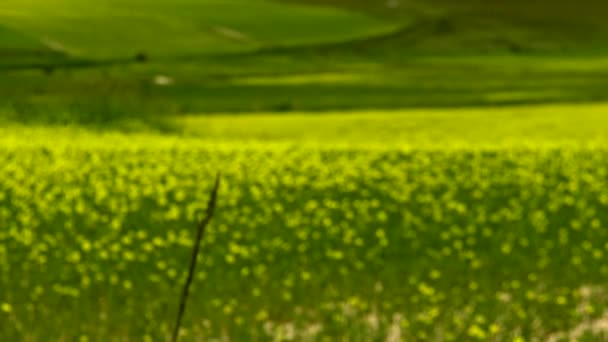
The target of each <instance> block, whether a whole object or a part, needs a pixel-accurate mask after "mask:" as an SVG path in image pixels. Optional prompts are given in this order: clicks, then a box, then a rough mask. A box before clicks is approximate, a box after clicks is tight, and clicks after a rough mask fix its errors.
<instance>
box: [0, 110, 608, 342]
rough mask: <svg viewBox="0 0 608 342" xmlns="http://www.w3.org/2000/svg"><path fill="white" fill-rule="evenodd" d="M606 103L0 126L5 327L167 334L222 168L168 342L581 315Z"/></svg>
mask: <svg viewBox="0 0 608 342" xmlns="http://www.w3.org/2000/svg"><path fill="white" fill-rule="evenodd" d="M603 107H604V106H600V105H598V106H588V107H580V108H577V107H571V108H570V109H569V111H570V113H572V114H575V113H576V114H577V115H579V117H580V118H581V119H582V120H581V121H579V124H577V126H576V127H574V126H573V119H572V118H571V117H569V116H567V115H566V113H565V112H562V113H559V112H558V113H556V115H554V116H552V115H551V113H552V112H554V111H556V109H558V110H559V107H544V108H538V109H535V108H526V109H521V110H520V111H518V110H513V109H509V110H507V109H502V110H497V111H496V112H492V111H487V112H481V111H479V110H472V111H470V112H469V111H452V112H447V111H446V112H443V113H442V112H439V111H428V112H426V115H422V114H423V112H422V111H420V112H418V113H415V112H414V113H410V114H409V115H410V117H411V120H409V122H408V121H407V120H405V119H404V120H395V121H391V119H390V118H388V116H389V115H397V116H398V117H399V116H401V117H402V118H404V117H405V116H406V114H399V113H392V114H386V113H385V114H378V113H369V114H364V113H359V114H353V115H347V116H338V115H331V114H328V117H327V120H326V122H327V126H324V127H319V122H321V121H320V120H321V119H320V118H319V117H318V116H315V115H312V116H309V115H301V116H285V117H276V116H264V115H260V116H254V117H242V118H234V117H217V118H213V119H212V121H210V122H211V124H209V123H210V122H200V121H196V120H195V121H193V122H186V123H187V126H188V127H192V126H195V125H196V126H198V125H204V126H207V125H208V124H209V127H208V128H201V127H199V128H198V129H199V130H200V131H196V132H194V133H196V134H197V135H198V134H203V133H204V132H214V133H213V134H214V135H213V136H212V137H208V138H209V139H204V138H203V139H201V136H191V137H185V136H180V135H159V134H154V133H136V134H125V133H118V132H91V131H88V132H87V131H83V130H81V129H80V128H77V127H75V128H72V129H70V128H67V127H63V128H50V127H38V128H36V127H23V126H21V127H20V126H14V125H9V126H4V128H3V129H2V132H1V133H2V134H0V142H1V144H0V146H2V148H1V149H0V160H1V161H2V162H1V163H0V190H1V191H0V196H1V197H0V226H1V227H2V229H0V317H1V318H2V319H0V338H1V339H3V340H31V341H43V340H49V339H51V340H61V339H64V340H74V339H80V338H88V339H89V340H92V341H107V340H123V339H129V340H146V339H148V340H166V339H167V336H168V334H169V333H170V331H171V328H172V323H173V320H174V317H175V310H176V306H177V300H178V295H179V293H180V289H181V284H182V282H183V279H184V276H185V272H186V270H187V263H188V259H189V253H190V248H191V245H192V238H193V234H194V227H195V220H196V217H197V212H198V211H199V210H201V209H202V208H204V205H205V202H206V199H207V198H206V197H207V192H208V190H209V188H210V186H211V184H212V182H213V178H214V174H215V172H217V171H221V172H222V174H223V185H222V188H221V192H220V201H219V206H218V210H217V216H216V217H215V220H214V221H213V223H212V225H211V227H210V228H209V231H208V235H207V237H206V240H205V245H204V248H203V255H202V256H201V263H200V268H199V269H198V272H197V274H196V278H195V282H194V288H193V292H192V296H191V302H190V303H189V306H188V311H187V314H186V320H185V322H184V323H185V324H184V334H185V335H184V340H185V341H189V340H192V341H194V340H200V339H202V338H204V339H213V338H228V339H230V340H268V339H282V338H285V336H290V335H292V334H294V335H293V336H294V338H296V339H297V340H322V339H323V338H325V339H328V338H330V339H336V338H338V339H344V340H361V341H367V340H384V339H385V338H387V337H388V336H389V335H391V336H396V335H399V336H401V337H402V338H405V339H410V340H412V339H413V340H436V339H437V338H439V336H441V338H443V339H445V340H454V341H462V340H488V339H490V340H497V341H503V340H509V341H511V340H515V339H516V338H518V337H523V338H525V340H533V339H539V340H547V339H548V338H549V337H551V336H556V337H558V336H568V334H570V333H572V334H576V332H577V331H585V329H586V327H589V326H592V325H594V324H596V325H597V324H600V323H599V322H601V321H602V319H603V316H602V315H603V312H602V308H603V307H604V306H605V305H606V304H608V303H606V295H605V287H604V286H603V284H605V282H606V280H608V279H607V277H608V268H607V267H606V266H605V262H604V257H605V255H606V253H607V247H606V245H605V241H606V230H605V229H604V227H605V224H606V222H607V220H608V217H607V216H606V214H605V213H606V212H607V211H606V209H607V206H608V198H607V197H606V191H605V189H606V186H608V184H606V169H605V167H604V164H605V160H606V158H608V152H607V151H606V150H605V147H604V146H605V142H603V141H601V140H599V141H598V140H596V139H595V136H594V135H595V134H597V133H598V132H601V131H602V130H604V131H605V129H606V125H607V124H608V123H607V122H606V120H605V119H604V118H603V117H602V115H601V113H602V112H603ZM484 114H485V115H484ZM450 115H452V116H450ZM487 115H495V116H496V118H497V120H499V119H500V118H502V119H504V123H505V125H503V126H501V127H494V128H492V127H490V126H489V121H488V117H487ZM382 118H384V119H386V120H380V119H382ZM458 118H461V120H457V119H458ZM523 118H528V119H529V120H524V119H523ZM197 120H198V119H197ZM213 120H215V121H213ZM583 121H584V122H585V123H584V124H583V123H582V122H583ZM323 122H325V121H323ZM229 123H230V125H231V126H232V127H228V124H229ZM281 123H283V124H284V125H282V124H281ZM409 124H412V126H411V127H409ZM275 125H279V126H281V127H285V128H286V131H285V132H284V133H283V134H284V136H282V137H281V136H277V135H276V130H275V127H276V126H275ZM393 126H397V127H396V128H393ZM214 127H216V128H217V127H223V128H222V129H219V130H217V131H214ZM398 127H402V128H403V129H404V132H405V134H406V135H405V136H403V135H402V133H400V132H399V130H398ZM408 127H409V128H408ZM416 127H418V129H416ZM429 127H430V128H429ZM532 127H535V129H532ZM249 128H251V130H252V131H251V132H249V130H248V129H249ZM364 128H367V129H364ZM334 129H336V130H338V131H339V132H340V133H337V132H334ZM420 130H422V131H424V130H426V131H428V132H429V134H430V136H429V137H430V138H433V134H441V136H442V137H443V139H442V140H438V141H433V142H434V144H432V145H426V144H424V143H422V142H421V144H420V145H416V143H417V141H415V140H409V139H413V138H410V137H408V136H407V133H412V134H414V135H416V134H418V136H422V133H421V132H420ZM264 131H267V132H273V133H274V134H275V136H265V135H264V134H263V132H264ZM318 131H321V132H318ZM415 132H418V133H415ZM530 132H533V134H532V135H530V134H529V133H530ZM559 132H562V134H563V135H565V137H569V138H570V139H568V140H567V141H563V140H562V139H560V138H564V136H562V137H560V136H558V135H559ZM334 133H335V135H334ZM338 134H340V135H343V136H344V137H345V138H344V140H343V141H342V142H341V143H340V142H339V141H336V139H334V140H326V139H325V138H326V137H330V136H334V137H336V136H337V135H338ZM387 134H388V137H387ZM202 136H203V137H204V134H203V135H202ZM391 137H392V138H391ZM523 137H529V138H531V139H530V140H529V141H524V140H522V138H523ZM252 139H253V140H252ZM359 139H361V140H359ZM385 139H386V140H385ZM389 139H392V140H393V141H394V143H391V142H390V141H387V140H389ZM512 139H513V140H514V141H515V142H517V143H516V144H513V142H512V141H511V140H512ZM463 141H464V142H466V141H468V142H469V143H463ZM368 142H370V143H368ZM372 142H374V143H372ZM482 142H483V143H482ZM495 142H502V143H495ZM15 274H18V275H19V276H18V277H16V276H15ZM589 329H590V328H589ZM589 334H590V335H589V336H591V338H592V339H596V340H601V339H602V338H603V337H605V335H602V334H605V331H603V330H598V331H595V332H594V333H593V334H595V335H591V334H592V332H591V330H590V331H589ZM572 336H575V335H572Z"/></svg>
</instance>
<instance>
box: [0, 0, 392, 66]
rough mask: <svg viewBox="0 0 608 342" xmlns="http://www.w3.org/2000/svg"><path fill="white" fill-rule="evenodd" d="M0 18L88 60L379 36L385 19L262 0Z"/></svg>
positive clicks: (23, 5) (6, 8)
mask: <svg viewBox="0 0 608 342" xmlns="http://www.w3.org/2000/svg"><path fill="white" fill-rule="evenodd" d="M0 19H2V21H3V22H5V23H7V25H10V26H11V27H13V28H15V29H19V30H22V31H23V32H28V33H29V34H31V35H35V36H38V37H41V38H43V39H44V40H45V41H46V42H48V43H49V44H52V45H53V46H54V47H56V48H57V49H59V50H62V51H65V52H68V53H70V54H72V55H76V56H81V57H88V58H94V59H101V58H116V57H120V58H125V57H127V58H130V57H132V56H135V54H136V53H138V52H144V53H147V54H148V55H150V56H153V57H158V56H183V55H204V54H213V53H220V52H235V51H247V50H252V49H256V48H260V47H263V46H274V45H296V44H315V43H319V42H332V41H342V40H347V39H355V38H358V37H362V36H363V37H364V36H370V35H375V34H381V33H383V32H386V31H389V30H391V29H392V28H393V27H395V25H394V24H392V23H391V22H389V21H384V20H381V19H375V18H370V17H367V16H365V15H362V14H358V13H350V12H346V11H343V10H338V9H324V8H311V7H304V6H293V5H291V6H290V5H284V4H279V3H275V2H271V1H265V0H254V1H243V0H231V1H216V0H203V1H193V0H177V1H171V2H166V1H140V0H130V1H115V0H103V1H96V2H95V3H94V4H84V3H79V2H76V1H69V0H52V1H40V0H36V1H13V0H10V1H4V2H3V3H2V5H0Z"/></svg>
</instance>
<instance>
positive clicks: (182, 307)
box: [171, 173, 220, 342]
mask: <svg viewBox="0 0 608 342" xmlns="http://www.w3.org/2000/svg"><path fill="white" fill-rule="evenodd" d="M219 187H220V174H219V173H218V174H217V177H216V178H215V185H214V186H213V190H211V195H210V197H209V202H208V203H207V210H206V213H205V217H204V218H203V219H202V220H201V221H200V222H199V223H198V227H197V234H196V239H195V240H194V248H193V249H192V259H191V260H190V269H189V271H188V278H187V279H186V283H185V284H184V290H183V292H182V296H181V299H180V301H179V311H178V312H177V321H176V322H175V329H174V330H173V338H172V339H171V341H173V342H177V340H178V338H179V328H180V326H181V323H182V317H183V316H184V312H185V311H186V302H187V301H188V296H189V295H190V284H192V279H193V278H194V269H195V268H196V261H197V257H198V253H199V250H200V247H201V240H202V239H203V236H204V235H205V229H206V228H207V225H209V222H210V221H211V218H212V217H213V213H214V211H215V204H216V202H217V192H218V189H219Z"/></svg>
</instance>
